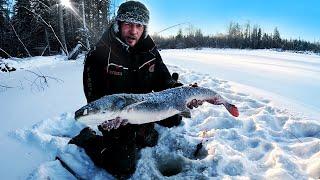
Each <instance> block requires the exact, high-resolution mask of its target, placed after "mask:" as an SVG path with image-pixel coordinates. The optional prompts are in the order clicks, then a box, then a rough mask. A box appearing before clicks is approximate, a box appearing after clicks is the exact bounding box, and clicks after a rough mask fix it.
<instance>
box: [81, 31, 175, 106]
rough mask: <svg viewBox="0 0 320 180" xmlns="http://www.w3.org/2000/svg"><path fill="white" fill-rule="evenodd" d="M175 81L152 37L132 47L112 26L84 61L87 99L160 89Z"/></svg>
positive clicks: (169, 85) (84, 83)
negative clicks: (123, 40) (124, 41)
mask: <svg viewBox="0 0 320 180" xmlns="http://www.w3.org/2000/svg"><path fill="white" fill-rule="evenodd" d="M175 83H176V81H174V80H173V79H172V77H171V75H170V73H169V71H168V69H167V67H166V66H165V64H164V63H163V61H162V59H161V56H160V54H159V52H158V50H157V48H156V46H155V44H154V42H153V40H152V39H151V37H150V36H147V37H146V38H145V39H142V40H140V41H139V42H138V43H137V45H136V46H135V47H134V48H131V47H129V46H127V45H126V44H124V43H123V42H122V41H121V40H120V39H119V38H118V37H117V35H116V33H115V32H114V31H113V28H112V26H111V27H110V28H109V31H107V32H105V34H104V35H103V37H102V38H101V40H100V41H99V42H98V44H97V46H96V47H95V48H94V49H93V50H92V51H90V52H89V53H88V56H87V57H86V60H85V66H84V72H83V85H84V91H85V95H86V97H87V100H88V102H91V101H94V100H96V99H99V98H101V97H102V96H104V95H110V94H115V93H148V92H151V91H160V90H164V89H167V88H171V87H173V86H174V84H175Z"/></svg>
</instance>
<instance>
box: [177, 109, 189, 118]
mask: <svg viewBox="0 0 320 180" xmlns="http://www.w3.org/2000/svg"><path fill="white" fill-rule="evenodd" d="M180 115H181V116H182V117H184V118H191V112H190V110H189V109H186V110H184V111H182V112H181V113H180Z"/></svg>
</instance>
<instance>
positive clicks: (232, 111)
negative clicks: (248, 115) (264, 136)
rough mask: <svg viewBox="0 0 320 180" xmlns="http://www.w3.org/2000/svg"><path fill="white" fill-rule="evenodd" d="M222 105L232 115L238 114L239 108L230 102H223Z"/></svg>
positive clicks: (236, 115)
mask: <svg viewBox="0 0 320 180" xmlns="http://www.w3.org/2000/svg"><path fill="white" fill-rule="evenodd" d="M223 105H224V107H226V109H227V110H228V111H229V113H230V114H231V115H232V116H234V117H238V116H239V110H238V108H237V106H235V105H233V104H230V103H228V102H226V103H224V104H223Z"/></svg>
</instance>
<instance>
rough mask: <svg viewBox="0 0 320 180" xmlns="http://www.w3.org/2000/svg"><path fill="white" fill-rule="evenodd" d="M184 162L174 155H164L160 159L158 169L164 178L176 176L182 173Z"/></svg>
mask: <svg viewBox="0 0 320 180" xmlns="http://www.w3.org/2000/svg"><path fill="white" fill-rule="evenodd" d="M183 166H184V160H183V158H182V157H179V156H174V155H169V154H167V155H163V156H161V157H159V158H158V169H159V171H160V173H161V174H162V175H163V176H167V177H170V176H174V175H177V174H179V173H180V172H181V171H182V168H183Z"/></svg>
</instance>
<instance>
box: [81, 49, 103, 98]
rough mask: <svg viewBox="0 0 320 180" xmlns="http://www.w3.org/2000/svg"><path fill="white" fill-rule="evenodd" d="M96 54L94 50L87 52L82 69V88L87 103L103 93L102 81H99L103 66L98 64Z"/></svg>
mask: <svg viewBox="0 0 320 180" xmlns="http://www.w3.org/2000/svg"><path fill="white" fill-rule="evenodd" d="M96 54H97V53H96V51H95V50H92V51H90V52H89V53H88V55H87V56H86V59H85V63H84V69H83V90H84V93H85V96H86V98H87V102H88V103H89V102H92V101H94V100H97V99H99V98H100V97H102V96H103V95H104V94H103V87H102V84H103V83H101V81H102V77H103V69H102V68H103V66H101V65H99V63H98V61H97V58H98V57H97V55H96Z"/></svg>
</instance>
